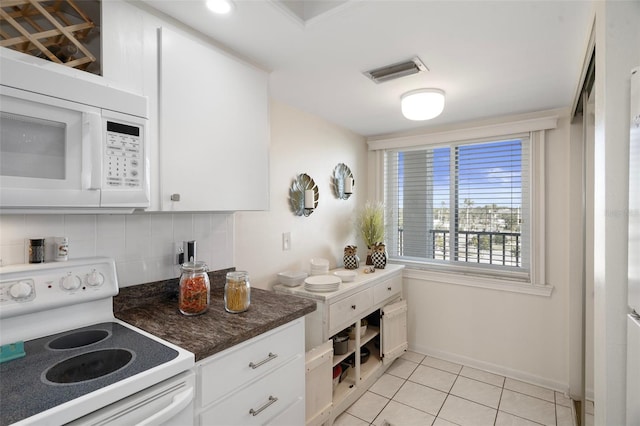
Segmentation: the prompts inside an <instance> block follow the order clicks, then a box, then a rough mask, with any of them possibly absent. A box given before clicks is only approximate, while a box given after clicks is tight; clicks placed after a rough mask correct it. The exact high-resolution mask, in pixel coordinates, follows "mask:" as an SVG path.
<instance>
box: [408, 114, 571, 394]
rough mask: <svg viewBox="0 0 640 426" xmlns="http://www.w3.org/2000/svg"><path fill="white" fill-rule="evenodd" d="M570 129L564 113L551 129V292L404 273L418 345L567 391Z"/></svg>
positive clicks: (548, 253) (548, 221) (548, 159)
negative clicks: (516, 290) (470, 284)
mask: <svg viewBox="0 0 640 426" xmlns="http://www.w3.org/2000/svg"><path fill="white" fill-rule="evenodd" d="M569 129H570V126H569V120H568V118H567V117H564V118H561V119H560V120H559V122H558V128H557V129H555V130H550V131H547V145H546V158H545V162H546V170H547V175H546V201H545V202H546V206H547V212H546V216H545V219H546V259H545V262H546V280H547V284H549V285H552V286H554V290H553V293H552V294H551V296H550V297H545V296H535V295H529V294H519V293H513V292H508V291H500V290H490V289H484V288H475V287H467V286H461V285H455V284H446V283H440V282H436V281H429V280H427V281H425V280H420V279H414V278H405V281H404V288H405V292H406V295H407V300H408V302H409V344H410V346H411V348H412V349H414V350H417V351H419V352H423V353H427V354H432V355H434V356H439V357H443V358H445V359H449V360H452V361H457V362H462V363H465V364H467V365H471V366H476V367H478V368H482V369H486V370H490V371H494V372H496V373H499V374H504V375H507V376H511V377H514V378H518V379H522V380H527V381H529V382H532V383H537V384H540V385H543V386H548V387H551V388H554V389H557V390H560V391H567V389H568V382H569V373H568V350H569V346H568V345H569V344H568V340H569V339H568V333H569V330H568V314H567V311H568V309H567V306H568V303H569V301H568V291H569V286H568V281H569V268H568V266H567V265H568V262H569V251H570V250H571V249H572V245H571V243H570V241H569V226H568V224H569V198H570V197H569V194H570V191H572V190H573V189H572V188H570V185H569V184H570V180H569V167H568V164H569V147H570V138H569ZM579 189H580V188H577V190H579Z"/></svg>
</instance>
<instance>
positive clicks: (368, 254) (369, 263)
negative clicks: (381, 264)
mask: <svg viewBox="0 0 640 426" xmlns="http://www.w3.org/2000/svg"><path fill="white" fill-rule="evenodd" d="M371 253H372V251H371V247H367V260H366V262H365V265H373V259H372V258H371Z"/></svg>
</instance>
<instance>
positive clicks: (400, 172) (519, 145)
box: [385, 137, 529, 270]
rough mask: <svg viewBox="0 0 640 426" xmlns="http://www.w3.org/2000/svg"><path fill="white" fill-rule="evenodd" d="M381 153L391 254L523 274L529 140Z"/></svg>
mask: <svg viewBox="0 0 640 426" xmlns="http://www.w3.org/2000/svg"><path fill="white" fill-rule="evenodd" d="M385 155H386V159H385V177H386V184H385V187H386V188H385V198H386V199H385V203H386V205H387V207H388V208H389V209H388V210H389V212H388V217H387V220H386V226H387V236H388V239H389V245H388V246H387V249H388V250H389V254H390V256H393V257H399V258H404V259H407V260H415V261H426V262H448V263H453V262H455V263H459V262H464V263H465V264H469V263H474V264H477V265H481V266H482V267H491V268H518V269H520V270H522V269H528V267H529V262H528V260H527V258H526V257H527V249H526V247H528V245H527V243H528V238H529V229H528V216H529V211H528V199H529V185H528V182H529V181H528V178H527V176H528V166H529V139H528V137H522V138H513V139H508V140H496V141H486V142H481V143H458V144H448V145H446V146H438V147H434V148H426V149H417V150H415V149H413V150H404V151H396V150H389V151H387V152H386V154H385Z"/></svg>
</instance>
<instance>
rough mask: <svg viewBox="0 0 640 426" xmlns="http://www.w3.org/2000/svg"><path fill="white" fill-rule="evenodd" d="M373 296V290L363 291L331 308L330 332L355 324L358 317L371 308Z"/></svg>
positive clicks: (333, 304) (334, 304) (332, 305)
mask: <svg viewBox="0 0 640 426" xmlns="http://www.w3.org/2000/svg"><path fill="white" fill-rule="evenodd" d="M372 302H373V296H372V294H371V289H370V288H369V289H366V290H363V291H361V292H359V293H356V294H354V295H351V296H349V297H347V298H346V299H343V300H341V301H339V302H336V303H332V304H331V306H330V307H329V330H333V331H336V328H337V327H342V326H344V327H346V326H348V325H349V324H350V323H351V322H355V321H356V320H357V319H358V316H359V315H360V314H362V313H363V312H365V311H366V310H367V309H369V308H370V307H371V304H372Z"/></svg>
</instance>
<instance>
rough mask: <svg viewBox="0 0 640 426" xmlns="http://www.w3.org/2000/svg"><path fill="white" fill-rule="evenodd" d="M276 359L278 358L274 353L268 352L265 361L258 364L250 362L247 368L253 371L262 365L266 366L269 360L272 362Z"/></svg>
mask: <svg viewBox="0 0 640 426" xmlns="http://www.w3.org/2000/svg"><path fill="white" fill-rule="evenodd" d="M276 358H278V354H274V353H271V352H269V356H268V357H266V358H265V359H263V360H262V361H260V362H258V363H256V364H254V363H253V362H250V363H249V367H251V368H253V369H254V370H255V369H256V368H258V367H260V366H261V365H262V364H266V363H267V362H269V361H271V360H274V359H276Z"/></svg>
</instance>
